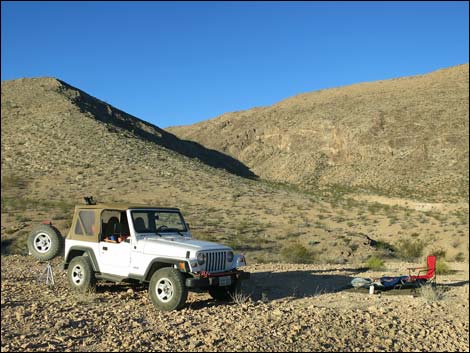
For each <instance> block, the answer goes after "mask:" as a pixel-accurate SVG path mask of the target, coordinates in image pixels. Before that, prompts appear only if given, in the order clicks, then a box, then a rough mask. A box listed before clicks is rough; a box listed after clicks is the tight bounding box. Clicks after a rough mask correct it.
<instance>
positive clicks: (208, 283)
mask: <svg viewBox="0 0 470 353" xmlns="http://www.w3.org/2000/svg"><path fill="white" fill-rule="evenodd" d="M227 276H230V277H231V279H232V281H231V282H232V284H233V283H235V282H236V281H238V280H239V281H243V280H246V279H249V278H250V273H249V272H245V271H232V272H222V273H215V274H212V275H208V276H207V277H192V278H186V283H185V284H186V287H188V288H207V287H218V286H219V278H221V277H227Z"/></svg>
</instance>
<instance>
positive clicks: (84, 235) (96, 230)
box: [67, 203, 180, 242]
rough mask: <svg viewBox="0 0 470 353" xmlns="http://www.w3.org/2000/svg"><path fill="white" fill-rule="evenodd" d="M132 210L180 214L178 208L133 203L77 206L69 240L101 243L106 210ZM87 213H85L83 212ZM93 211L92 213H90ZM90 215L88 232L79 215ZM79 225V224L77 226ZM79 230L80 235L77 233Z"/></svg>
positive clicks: (68, 236)
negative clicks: (100, 235) (103, 216)
mask: <svg viewBox="0 0 470 353" xmlns="http://www.w3.org/2000/svg"><path fill="white" fill-rule="evenodd" d="M128 209H131V210H139V209H140V210H142V209H158V210H168V211H173V212H180V210H179V209H178V208H173V207H158V206H150V205H142V204H131V203H109V204H107V203H99V204H96V205H77V206H75V213H74V216H73V221H72V226H71V227H70V231H69V233H68V235H67V238H68V239H71V240H81V241H87V242H99V241H100V239H99V234H100V231H101V221H100V215H101V212H102V211H104V210H113V211H126V210H128ZM83 211H85V212H83ZM90 211H91V212H90ZM80 212H82V213H88V214H89V215H88V217H89V218H88V219H89V222H90V223H88V226H89V227H90V229H89V230H88V231H87V228H86V227H85V226H84V220H82V219H80V217H79V214H80ZM77 223H79V224H78V225H77ZM85 223H86V222H85ZM77 230H78V233H77Z"/></svg>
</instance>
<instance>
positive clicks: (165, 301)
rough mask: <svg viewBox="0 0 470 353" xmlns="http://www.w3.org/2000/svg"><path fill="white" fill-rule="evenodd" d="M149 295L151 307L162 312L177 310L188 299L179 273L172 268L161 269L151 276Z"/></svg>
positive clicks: (182, 278) (186, 290)
mask: <svg viewBox="0 0 470 353" xmlns="http://www.w3.org/2000/svg"><path fill="white" fill-rule="evenodd" d="M149 295H150V299H151V300H152V303H153V305H154V306H155V307H156V308H157V309H159V310H162V311H171V310H178V309H181V308H182V307H183V305H184V304H185V303H186V299H187V298H188V289H187V288H186V286H185V283H184V277H183V275H182V274H181V272H180V271H178V270H177V269H174V268H170V267H165V268H161V269H159V270H158V271H155V273H154V274H153V275H152V278H151V279H150V284H149Z"/></svg>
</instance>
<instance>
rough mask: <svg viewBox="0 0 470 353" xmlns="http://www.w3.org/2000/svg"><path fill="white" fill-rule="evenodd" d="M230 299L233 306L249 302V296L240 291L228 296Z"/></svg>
mask: <svg viewBox="0 0 470 353" xmlns="http://www.w3.org/2000/svg"><path fill="white" fill-rule="evenodd" d="M230 298H231V299H232V302H234V303H235V304H238V305H241V304H245V303H248V302H250V301H251V296H250V295H248V294H244V293H243V292H242V291H241V290H237V291H235V293H233V294H230Z"/></svg>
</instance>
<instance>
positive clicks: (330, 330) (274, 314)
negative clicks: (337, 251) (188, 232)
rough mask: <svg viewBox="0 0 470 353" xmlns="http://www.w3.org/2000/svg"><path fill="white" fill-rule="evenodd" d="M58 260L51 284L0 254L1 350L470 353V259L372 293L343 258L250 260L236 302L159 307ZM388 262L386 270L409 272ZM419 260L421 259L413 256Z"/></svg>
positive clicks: (194, 297)
mask: <svg viewBox="0 0 470 353" xmlns="http://www.w3.org/2000/svg"><path fill="white" fill-rule="evenodd" d="M60 261H61V259H60V258H56V259H54V260H53V261H52V266H53V271H54V275H55V277H54V278H55V285H54V286H53V287H48V286H46V284H45V282H44V278H42V279H40V278H39V277H40V276H41V274H42V272H43V271H44V269H45V265H44V264H40V263H38V262H36V261H35V260H34V259H33V258H32V257H25V256H19V255H10V256H2V259H1V265H2V267H1V278H2V281H1V288H2V297H1V350H2V352H3V351H5V352H10V351H66V352H68V351H70V352H71V351H116V350H119V351H468V349H469V285H468V283H469V282H468V279H469V278H468V264H467V263H460V264H459V263H453V264H451V267H452V268H453V269H454V270H455V271H454V272H453V273H452V274H451V275H447V276H440V277H438V287H437V288H436V290H435V291H418V292H413V291H392V292H384V293H381V294H374V295H369V294H368V292H367V291H366V290H353V289H347V288H346V286H347V284H348V283H349V282H350V280H351V279H352V278H354V277H370V276H376V275H378V276H380V275H381V274H382V273H373V272H367V273H365V272H362V270H360V269H357V268H352V267H348V266H339V265H287V264H262V265H251V266H249V267H248V270H249V271H250V272H252V279H250V280H249V281H247V282H245V283H244V285H243V290H244V294H243V296H241V297H239V298H237V300H236V302H234V303H222V302H215V301H213V300H212V299H210V297H209V295H208V294H206V293H190V295H189V297H188V301H187V305H186V306H185V307H184V308H183V309H182V310H180V311H177V312H169V313H168V312H160V311H157V310H156V309H155V308H154V307H153V306H152V304H151V302H150V300H149V298H148V293H147V288H146V287H145V286H137V287H135V286H134V287H132V286H129V285H125V284H111V283H102V284H100V285H98V287H97V290H96V292H94V293H87V294H85V295H77V294H74V293H72V292H70V291H69V290H68V289H67V285H66V278H65V272H63V271H62V270H61V269H60ZM409 265H410V264H409V263H390V264H388V268H387V270H386V272H387V273H388V274H397V273H401V272H403V271H406V267H408V266H409ZM411 265H416V264H411Z"/></svg>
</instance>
